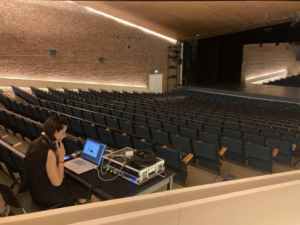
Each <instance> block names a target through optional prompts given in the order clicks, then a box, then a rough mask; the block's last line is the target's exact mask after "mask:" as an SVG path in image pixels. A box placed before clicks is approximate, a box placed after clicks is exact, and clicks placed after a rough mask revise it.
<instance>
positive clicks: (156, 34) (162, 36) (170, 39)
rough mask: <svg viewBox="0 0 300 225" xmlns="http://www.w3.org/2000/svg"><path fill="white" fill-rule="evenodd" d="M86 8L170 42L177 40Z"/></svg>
mask: <svg viewBox="0 0 300 225" xmlns="http://www.w3.org/2000/svg"><path fill="white" fill-rule="evenodd" d="M86 8H87V9H88V10H89V11H92V12H95V13H98V14H100V15H102V16H105V17H107V18H110V19H113V20H116V21H118V22H120V23H123V24H126V25H128V26H131V27H135V28H137V29H140V30H143V31H145V32H147V33H150V34H152V35H155V36H158V37H160V38H163V39H166V40H168V41H170V42H173V43H176V42H177V40H175V39H172V38H169V37H167V36H164V35H162V34H159V33H156V32H154V31H151V30H148V29H146V28H144V27H140V26H137V25H135V24H133V23H130V22H127V21H125V20H122V19H119V18H116V17H114V16H111V15H108V14H106V13H103V12H100V11H98V10H95V9H92V8H90V7H86Z"/></svg>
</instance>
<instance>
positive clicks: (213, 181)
mask: <svg viewBox="0 0 300 225" xmlns="http://www.w3.org/2000/svg"><path fill="white" fill-rule="evenodd" d="M218 176H219V175H218V174H217V176H216V177H215V179H214V180H213V181H212V182H211V183H214V182H215V181H216V180H217V178H218Z"/></svg>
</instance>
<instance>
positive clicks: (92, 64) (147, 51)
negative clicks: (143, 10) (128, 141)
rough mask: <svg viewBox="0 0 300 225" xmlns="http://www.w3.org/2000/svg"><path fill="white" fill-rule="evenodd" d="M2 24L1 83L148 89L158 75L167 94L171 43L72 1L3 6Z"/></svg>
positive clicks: (0, 10)
mask: <svg viewBox="0 0 300 225" xmlns="http://www.w3.org/2000/svg"><path fill="white" fill-rule="evenodd" d="M0 21H1V29H0V46H1V48H0V78H1V77H13V78H28V79H37V80H57V81H69V82H89V83H99V84H109V85H128V86H138V87H148V75H149V74H151V73H153V72H154V70H155V69H156V70H159V73H162V74H163V75H164V78H163V87H164V88H163V91H166V74H167V47H168V46H169V45H170V44H172V43H170V42H169V41H167V40H164V39H162V38H159V37H156V36H153V35H151V34H148V33H146V32H144V31H141V30H138V29H136V28H132V27H130V26H128V25H124V24H121V23H119V22H116V21H114V20H111V19H109V18H106V17H104V16H102V15H99V14H97V13H95V12H91V11H88V10H87V9H86V8H84V7H83V6H80V5H78V4H76V3H73V2H67V1H23V0H21V1H15V0H9V1H7V0H4V1H0ZM128 45H130V48H128ZM50 49H55V50H56V56H54V57H53V56H50ZM99 57H104V63H103V64H100V63H99V61H98V59H99ZM0 86H1V85H0Z"/></svg>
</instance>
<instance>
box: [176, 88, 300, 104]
mask: <svg viewBox="0 0 300 225" xmlns="http://www.w3.org/2000/svg"><path fill="white" fill-rule="evenodd" d="M182 88H186V89H188V90H193V91H204V92H211V93H216V94H217V93H220V94H226V95H233V96H241V97H248V98H256V99H266V100H276V101H284V102H294V103H300V88H295V87H283V86H276V85H261V84H217V85H203V86H198V87H195V86H186V87H184V86H183V87H182Z"/></svg>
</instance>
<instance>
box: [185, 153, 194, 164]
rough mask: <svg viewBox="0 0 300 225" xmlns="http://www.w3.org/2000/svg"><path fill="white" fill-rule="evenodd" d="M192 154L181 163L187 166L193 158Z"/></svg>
mask: <svg viewBox="0 0 300 225" xmlns="http://www.w3.org/2000/svg"><path fill="white" fill-rule="evenodd" d="M193 157H194V156H193V154H191V153H190V154H188V155H187V156H186V157H185V158H184V159H183V160H182V162H184V163H185V164H188V162H189V161H190V160H191V159H192V158H193Z"/></svg>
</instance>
